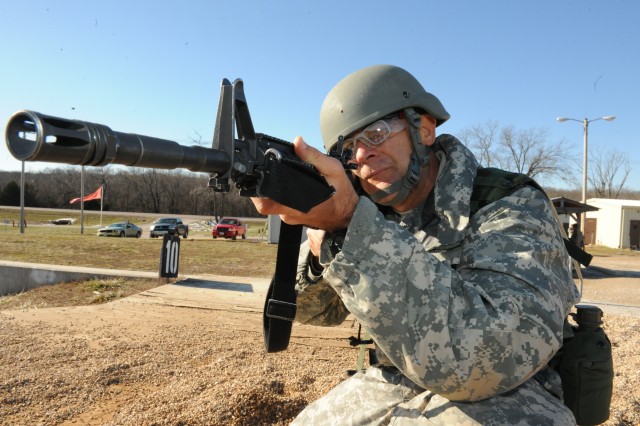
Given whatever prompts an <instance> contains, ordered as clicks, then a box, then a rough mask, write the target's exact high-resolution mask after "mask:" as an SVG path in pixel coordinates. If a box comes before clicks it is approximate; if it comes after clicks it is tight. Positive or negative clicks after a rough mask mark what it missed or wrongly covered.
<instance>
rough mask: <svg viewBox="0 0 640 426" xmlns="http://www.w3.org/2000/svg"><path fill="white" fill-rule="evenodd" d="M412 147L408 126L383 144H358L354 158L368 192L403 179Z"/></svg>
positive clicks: (359, 175) (357, 172) (356, 172)
mask: <svg viewBox="0 0 640 426" xmlns="http://www.w3.org/2000/svg"><path fill="white" fill-rule="evenodd" d="M411 153H412V147H411V139H410V136H409V130H408V129H407V128H405V129H403V130H401V131H400V132H397V133H395V134H393V135H391V136H390V137H389V138H388V139H387V140H386V141H385V142H384V143H382V144H381V145H369V146H368V145H365V144H357V145H356V150H355V152H354V156H353V159H354V161H355V164H356V165H357V166H358V169H357V170H355V171H354V174H355V175H356V176H358V178H360V182H361V184H362V188H363V189H364V190H365V191H366V192H367V194H372V193H374V192H375V191H376V190H378V189H384V188H386V187H388V186H389V185H391V184H393V183H395V182H397V181H399V180H401V179H402V178H403V177H404V175H405V174H406V173H407V169H408V167H409V160H410V159H411Z"/></svg>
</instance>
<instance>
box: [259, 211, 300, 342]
mask: <svg viewBox="0 0 640 426" xmlns="http://www.w3.org/2000/svg"><path fill="white" fill-rule="evenodd" d="M301 238H302V225H288V224H286V223H284V222H282V223H281V226H280V237H279V240H278V254H277V258H276V272H275V274H274V275H273V278H272V279H271V284H270V285H269V291H268V292H267V297H266V300H265V303H264V311H263V317H262V320H263V332H264V333H263V334H264V345H265V349H266V350H267V352H269V353H271V352H280V351H283V350H285V349H287V346H288V345H289V337H290V336H291V325H292V323H293V320H294V318H295V317H296V289H295V285H296V271H297V267H298V254H299V252H300V239H301Z"/></svg>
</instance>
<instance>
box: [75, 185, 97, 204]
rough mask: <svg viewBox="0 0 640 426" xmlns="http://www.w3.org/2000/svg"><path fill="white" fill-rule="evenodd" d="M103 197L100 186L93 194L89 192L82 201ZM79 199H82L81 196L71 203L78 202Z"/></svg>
mask: <svg viewBox="0 0 640 426" xmlns="http://www.w3.org/2000/svg"><path fill="white" fill-rule="evenodd" d="M101 198H102V186H100V188H98V189H97V190H96V192H94V193H93V194H89V195H87V196H86V197H84V198H83V199H82V201H91V200H99V199H101ZM78 201H80V198H79V197H78V198H74V199H73V200H71V201H69V204H73V203H77V202H78Z"/></svg>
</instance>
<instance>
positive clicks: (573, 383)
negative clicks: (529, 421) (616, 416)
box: [556, 305, 613, 425]
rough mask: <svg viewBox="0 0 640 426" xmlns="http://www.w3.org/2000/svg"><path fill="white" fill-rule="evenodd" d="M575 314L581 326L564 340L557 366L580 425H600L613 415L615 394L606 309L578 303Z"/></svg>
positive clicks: (569, 405)
mask: <svg viewBox="0 0 640 426" xmlns="http://www.w3.org/2000/svg"><path fill="white" fill-rule="evenodd" d="M576 308H577V313H576V314H571V316H572V317H573V319H574V320H575V321H576V322H577V324H578V325H577V326H573V325H569V323H568V322H566V323H565V329H566V328H567V326H568V327H569V328H570V330H568V333H567V334H569V335H570V334H571V332H572V333H573V336H572V337H569V338H566V339H564V342H563V346H562V349H561V351H560V353H559V356H560V359H559V363H558V364H557V365H556V366H557V369H558V372H559V373H560V377H561V379H562V391H563V394H564V403H565V405H566V406H567V407H569V408H570V409H571V411H572V412H573V414H574V416H575V418H576V422H577V424H579V425H596V424H600V423H604V422H605V421H606V420H607V419H608V418H609V407H610V405H611V397H612V393H613V359H612V354H611V342H610V341H609V338H608V337H607V335H606V333H605V332H604V330H603V329H602V328H601V327H600V324H602V320H601V318H602V311H601V310H600V308H598V307H596V306H589V305H577V306H576Z"/></svg>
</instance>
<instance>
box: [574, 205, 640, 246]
mask: <svg viewBox="0 0 640 426" xmlns="http://www.w3.org/2000/svg"><path fill="white" fill-rule="evenodd" d="M587 204H589V205H590V206H594V207H597V208H598V210H597V211H589V212H587V222H586V224H585V225H586V228H587V229H594V230H595V241H594V242H593V244H596V245H601V246H605V247H612V248H631V249H633V250H638V249H640V200H616V199H609V198H590V199H588V200H587ZM585 234H586V232H585ZM585 242H587V241H586V239H585ZM588 243H589V242H587V244H588Z"/></svg>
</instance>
